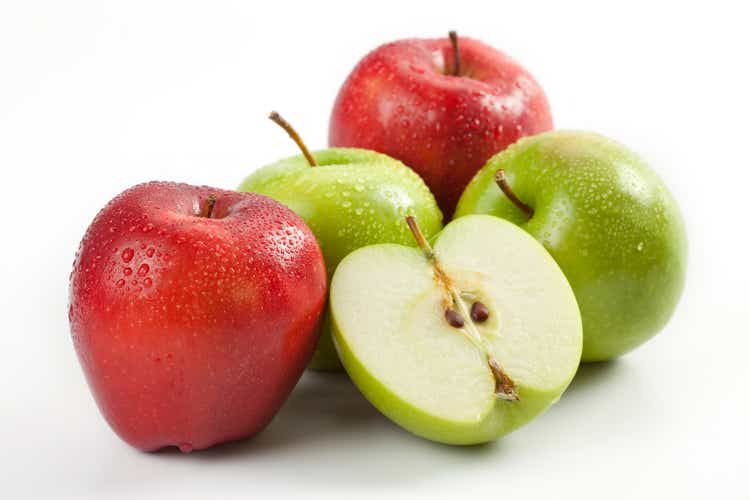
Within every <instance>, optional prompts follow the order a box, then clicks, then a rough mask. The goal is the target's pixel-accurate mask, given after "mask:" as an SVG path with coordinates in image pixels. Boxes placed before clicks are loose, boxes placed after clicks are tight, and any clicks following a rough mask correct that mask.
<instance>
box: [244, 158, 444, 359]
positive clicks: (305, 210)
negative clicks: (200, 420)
mask: <svg viewBox="0 0 750 500" xmlns="http://www.w3.org/2000/svg"><path fill="white" fill-rule="evenodd" d="M313 156H314V157H315V160H316V161H317V163H318V165H317V166H313V167H311V166H310V165H309V163H308V162H307V160H306V159H305V158H304V157H303V156H295V157H292V158H287V159H285V160H281V161H279V162H277V163H274V164H272V165H269V166H267V167H265V168H262V169H260V170H257V171H256V172H254V173H253V174H252V175H250V176H249V177H248V178H247V179H245V181H244V182H243V183H242V184H241V185H240V188H239V189H240V190H241V191H248V192H256V193H260V194H263V195H266V196H269V197H271V198H273V199H275V200H278V201H280V202H281V203H283V204H285V205H286V206H288V207H289V208H291V209H292V210H294V211H295V212H296V213H297V214H299V215H300V216H301V217H302V218H303V219H304V220H305V222H306V223H307V224H308V226H309V227H310V229H312V231H313V233H314V234H315V236H316V237H317V238H318V241H319V243H320V248H321V249H322V251H323V255H324V257H325V262H326V266H327V269H328V275H329V276H332V275H333V272H334V270H335V269H336V266H337V265H338V263H339V262H340V261H341V259H343V258H344V257H346V255H348V254H349V253H350V252H352V251H353V250H356V249H357V248H360V247H363V246H366V245H372V244H375V243H399V244H402V245H414V244H415V243H414V239H413V238H412V236H411V233H410V232H409V229H408V227H407V226H406V225H404V222H403V221H404V216H405V215H407V214H413V215H415V216H417V217H418V218H419V220H420V221H421V223H422V226H423V229H424V231H425V233H426V234H427V235H428V237H429V236H432V235H434V234H435V233H437V232H438V231H439V230H440V229H441V228H442V222H441V221H442V214H441V213H440V209H438V207H437V204H436V203H435V198H434V197H433V196H432V194H431V193H430V191H429V190H428V189H427V187H426V186H425V185H424V182H422V180H421V179H420V178H419V176H418V175H416V174H415V173H414V172H412V171H411V170H410V169H408V168H407V167H406V166H404V165H403V164H402V163H401V162H399V161H397V160H394V159H393V158H389V157H387V156H385V155H382V154H378V153H375V152H373V151H366V150H361V149H343V148H342V149H328V150H323V151H317V152H314V153H313ZM310 366H311V368H314V369H320V370H333V369H340V368H341V363H340V362H339V359H338V356H337V355H336V351H335V349H334V347H333V343H332V341H331V334H330V325H329V322H328V320H327V318H326V319H325V320H324V327H323V330H322V333H321V336H320V341H319V344H318V348H317V350H316V352H315V355H314V357H313V360H312V363H311V365H310Z"/></svg>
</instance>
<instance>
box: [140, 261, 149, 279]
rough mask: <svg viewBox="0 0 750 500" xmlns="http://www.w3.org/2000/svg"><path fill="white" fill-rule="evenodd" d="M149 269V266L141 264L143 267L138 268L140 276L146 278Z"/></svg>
mask: <svg viewBox="0 0 750 500" xmlns="http://www.w3.org/2000/svg"><path fill="white" fill-rule="evenodd" d="M149 269H150V268H149V267H148V264H141V267H139V268H138V276H146V275H147V274H148V271H149Z"/></svg>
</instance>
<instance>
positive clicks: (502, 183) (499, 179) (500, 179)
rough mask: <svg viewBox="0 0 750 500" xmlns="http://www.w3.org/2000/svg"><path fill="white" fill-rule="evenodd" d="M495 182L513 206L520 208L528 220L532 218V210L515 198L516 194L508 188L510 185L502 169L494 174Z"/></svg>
mask: <svg viewBox="0 0 750 500" xmlns="http://www.w3.org/2000/svg"><path fill="white" fill-rule="evenodd" d="M495 182H496V183H497V185H498V186H499V187H500V189H501V190H502V191H503V193H505V196H507V197H508V199H509V200H510V201H512V202H513V204H514V205H515V206H517V207H518V208H520V209H521V210H522V211H523V212H524V213H525V214H526V216H527V217H528V218H529V219H531V218H532V217H533V216H534V209H533V208H531V207H530V206H528V205H527V204H526V203H524V202H522V201H521V200H519V199H518V196H516V193H514V192H513V190H512V189H511V188H510V184H508V178H507V177H505V170H503V169H502V168H501V169H500V170H498V171H497V172H496V173H495Z"/></svg>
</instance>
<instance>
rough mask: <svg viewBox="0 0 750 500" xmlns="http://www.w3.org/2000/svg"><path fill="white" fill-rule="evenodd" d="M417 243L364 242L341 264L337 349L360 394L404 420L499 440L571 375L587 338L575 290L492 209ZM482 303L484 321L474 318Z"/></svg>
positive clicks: (452, 439)
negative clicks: (474, 310)
mask: <svg viewBox="0 0 750 500" xmlns="http://www.w3.org/2000/svg"><path fill="white" fill-rule="evenodd" d="M416 231H417V233H416V235H415V236H416V237H417V239H418V240H419V239H420V238H419V234H418V228H416ZM420 246H422V250H419V249H415V248H410V247H406V246H400V245H392V244H383V245H373V246H368V247H364V248H361V249H359V250H356V251H354V252H353V253H351V254H350V255H349V256H347V257H346V258H345V259H344V260H343V261H342V262H341V264H339V267H338V269H337V270H336V273H335V275H334V277H333V281H332V283H331V298H330V305H331V315H332V320H333V333H334V342H335V344H336V348H337V350H338V352H339V356H340V358H341V360H342V363H343V365H344V367H345V368H346V370H347V372H348V373H349V375H350V376H351V378H352V380H353V381H354V383H355V384H356V385H357V387H358V388H359V389H360V390H361V391H362V393H363V394H364V395H365V397H366V398H367V399H368V400H370V402H372V403H373V405H375V406H376V407H377V408H378V409H379V410H380V411H381V412H382V413H383V414H385V415H386V416H387V417H389V418H390V419H392V420H393V421H395V422H396V423H397V424H399V425H401V426H402V427H404V428H405V429H406V430H408V431H410V432H412V433H414V434H417V435H419V436H422V437H425V438H427V439H431V440H434V441H439V442H443V443H448V444H476V443H482V442H486V441H490V440H493V439H495V438H497V437H499V436H501V435H503V434H506V433H508V432H510V431H512V430H514V429H516V428H518V427H520V426H521V425H523V424H524V423H526V422H528V421H529V420H531V419H532V418H534V417H535V416H536V415H538V414H539V413H541V412H542V411H543V410H545V409H546V408H547V407H549V406H550V405H551V404H552V403H554V402H555V401H557V399H559V397H560V395H561V394H562V392H563V391H564V390H565V388H566V387H567V386H568V384H569V383H570V381H571V379H572V378H573V376H574V374H575V372H576V369H577V367H578V363H579V361H580V356H581V348H582V328H581V317H580V313H579V311H578V305H577V303H576V301H575V297H574V295H573V292H572V290H571V288H570V285H569V284H568V282H567V280H566V279H565V277H564V275H563V273H562V272H561V271H560V269H559V267H558V266H557V264H556V263H555V261H554V260H553V259H552V257H550V255H549V254H548V253H547V251H546V250H545V249H544V248H543V247H542V246H541V245H540V244H539V243H538V242H537V241H536V240H534V239H533V238H532V237H531V236H529V235H528V234H527V233H526V232H524V231H523V230H521V229H519V228H518V227H516V226H515V225H513V224H511V223H509V222H506V221H504V220H501V219H498V218H496V217H491V216H484V215H474V216H467V217H463V218H461V219H458V220H456V221H454V222H451V223H450V224H449V225H448V226H446V227H445V229H444V230H443V231H442V232H441V233H439V234H438V236H437V239H436V241H435V245H434V250H433V249H432V248H430V247H429V244H427V243H426V242H424V241H423V242H421V244H420ZM475 303H480V304H482V305H484V306H485V307H486V310H487V311H488V312H489V315H488V316H487V318H486V319H484V318H480V320H477V321H474V320H472V314H471V309H472V306H473V305H474V304H475ZM482 320H483V321H482Z"/></svg>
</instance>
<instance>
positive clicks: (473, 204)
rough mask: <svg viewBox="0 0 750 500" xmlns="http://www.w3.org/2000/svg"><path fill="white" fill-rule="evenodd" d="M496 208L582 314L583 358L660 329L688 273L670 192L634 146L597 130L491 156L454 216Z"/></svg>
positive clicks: (536, 140) (617, 350) (543, 137)
mask: <svg viewBox="0 0 750 500" xmlns="http://www.w3.org/2000/svg"><path fill="white" fill-rule="evenodd" d="M476 213H481V214H491V215H495V216H498V217H502V218H504V219H507V220H509V221H511V222H513V223H515V224H517V225H519V226H520V227H522V228H523V229H524V230H526V231H528V232H529V233H530V234H531V235H532V236H534V237H535V238H536V239H537V240H538V241H540V242H541V243H542V244H543V245H544V246H545V247H546V248H547V250H549V252H550V253H551V254H552V256H553V257H554V258H555V260H556V261H557V263H558V264H559V265H560V268H561V269H562V270H563V272H564V273H565V275H566V276H567V278H568V281H570V284H571V286H572V287H573V291H574V292H575V294H576V298H577V299H578V304H579V305H580V307H581V314H582V316H583V334H584V342H583V360H584V361H601V360H607V359H611V358H614V357H617V356H619V355H621V354H624V353H626V352H628V351H630V350H631V349H634V348H635V347H637V346H639V345H641V344H642V343H643V342H645V341H646V340H648V339H649V338H651V337H652V336H654V335H655V334H656V333H657V332H658V331H659V330H661V328H662V327H663V326H664V325H665V324H666V323H667V321H668V320H669V318H670V316H671V315H672V313H673V311H674V309H675V307H676V305H677V302H678V300H679V297H680V294H681V292H682V288H683V283H684V281H685V267H686V264H687V255H686V254H687V242H686V236H685V229H684V227H683V222H682V218H681V216H680V211H679V208H678V207H677V204H676V203H675V201H674V199H673V198H672V196H671V195H670V193H669V190H668V189H667V188H666V186H665V185H664V184H663V183H662V181H661V180H660V179H659V177H657V175H656V174H655V173H654V172H653V171H652V170H651V169H650V168H649V167H648V165H647V164H646V163H645V162H644V161H643V160H642V159H641V158H640V157H638V156H637V155H636V154H634V153H633V152H631V151H630V150H629V149H627V148H626V147H625V146H623V145H621V144H618V143H617V142H615V141H612V140H610V139H607V138H606V137H603V136H601V135H598V134H593V133H587V132H566V131H561V132H549V133H545V134H540V135H538V136H536V137H529V138H525V139H521V140H520V141H519V142H518V143H516V144H514V145H513V146H511V147H509V148H508V149H506V150H505V151H504V152H502V153H500V154H498V155H497V156H495V157H493V158H492V159H491V160H490V161H489V163H487V165H486V166H485V167H484V168H483V169H482V170H481V171H479V173H477V175H476V177H474V179H473V180H472V181H471V183H470V184H469V186H468V187H467V188H466V191H465V192H464V194H463V196H462V197H461V200H460V202H459V204H458V209H457V210H456V217H461V216H464V215H467V214H476Z"/></svg>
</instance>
